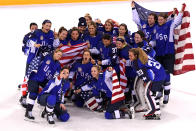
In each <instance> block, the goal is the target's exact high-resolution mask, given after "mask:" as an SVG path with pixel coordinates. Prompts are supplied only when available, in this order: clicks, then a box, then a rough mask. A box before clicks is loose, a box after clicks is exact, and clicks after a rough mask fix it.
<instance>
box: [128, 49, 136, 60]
mask: <svg viewBox="0 0 196 131" xmlns="http://www.w3.org/2000/svg"><path fill="white" fill-rule="evenodd" d="M129 59H130V60H131V61H134V60H135V59H136V57H135V55H134V53H133V52H131V51H129Z"/></svg>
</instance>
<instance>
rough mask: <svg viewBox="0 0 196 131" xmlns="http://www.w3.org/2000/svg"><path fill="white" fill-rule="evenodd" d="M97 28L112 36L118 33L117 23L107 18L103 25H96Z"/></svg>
mask: <svg viewBox="0 0 196 131" xmlns="http://www.w3.org/2000/svg"><path fill="white" fill-rule="evenodd" d="M98 30H99V31H102V32H103V33H104V34H109V35H111V36H112V37H113V36H116V35H117V33H118V24H117V22H115V21H113V20H112V19H107V20H106V21H105V24H104V26H102V25H100V26H98Z"/></svg>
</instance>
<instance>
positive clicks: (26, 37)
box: [22, 22, 38, 55]
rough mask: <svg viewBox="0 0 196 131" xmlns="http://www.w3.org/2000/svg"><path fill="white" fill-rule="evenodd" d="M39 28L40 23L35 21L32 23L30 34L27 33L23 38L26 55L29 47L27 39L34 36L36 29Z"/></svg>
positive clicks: (23, 50) (23, 49) (23, 48)
mask: <svg viewBox="0 0 196 131" xmlns="http://www.w3.org/2000/svg"><path fill="white" fill-rule="evenodd" d="M37 29H38V25H37V24H36V23H34V22H32V23H30V32H29V33H28V34H26V35H25V36H24V38H23V46H22V52H23V53H24V54H25V55H28V51H29V49H28V47H27V41H28V40H29V39H30V38H31V37H32V35H33V33H34V31H35V30H37Z"/></svg>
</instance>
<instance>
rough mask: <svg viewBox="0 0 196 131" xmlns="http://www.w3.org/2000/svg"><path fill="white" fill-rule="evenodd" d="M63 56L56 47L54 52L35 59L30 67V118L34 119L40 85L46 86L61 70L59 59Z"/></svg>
mask: <svg viewBox="0 0 196 131" xmlns="http://www.w3.org/2000/svg"><path fill="white" fill-rule="evenodd" d="M61 57H62V51H61V50H60V49H56V50H55V51H54V53H52V54H49V55H47V56H45V57H44V58H43V60H39V59H38V58H39V57H37V58H35V59H33V61H32V62H31V64H30V66H29V69H28V75H27V76H28V79H29V80H28V82H27V84H28V92H29V96H28V99H27V108H26V113H25V117H26V118H28V119H32V120H34V119H35V118H34V116H33V115H32V110H33V107H34V103H35V100H36V99H37V96H38V94H39V87H40V86H41V87H45V85H46V84H47V83H48V81H49V80H50V79H52V78H53V77H54V75H55V74H59V72H60V69H61V67H60V63H59V60H60V59H61Z"/></svg>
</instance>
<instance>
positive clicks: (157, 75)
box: [133, 57, 166, 82]
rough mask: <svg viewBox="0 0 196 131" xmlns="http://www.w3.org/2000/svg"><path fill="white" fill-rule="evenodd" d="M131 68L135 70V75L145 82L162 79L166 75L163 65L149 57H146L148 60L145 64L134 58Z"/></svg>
mask: <svg viewBox="0 0 196 131" xmlns="http://www.w3.org/2000/svg"><path fill="white" fill-rule="evenodd" d="M133 68H134V69H135V70H136V72H137V75H138V76H139V77H140V78H141V79H143V81H145V82H148V81H164V80H165V77H166V73H165V69H164V68H163V66H162V65H161V64H160V63H159V62H157V61H156V60H154V59H153V58H151V57H149V58H148V62H147V63H146V64H145V65H144V64H142V63H141V61H140V60H139V59H138V60H134V61H133Z"/></svg>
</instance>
